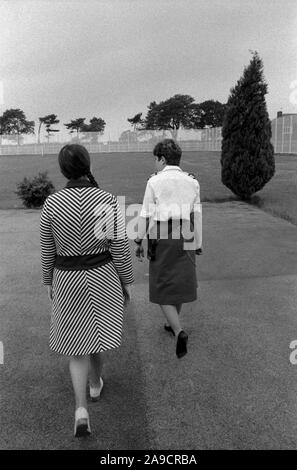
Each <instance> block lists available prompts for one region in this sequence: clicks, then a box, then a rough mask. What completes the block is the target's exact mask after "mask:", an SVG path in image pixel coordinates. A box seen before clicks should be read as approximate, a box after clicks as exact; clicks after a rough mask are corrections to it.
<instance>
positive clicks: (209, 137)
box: [0, 128, 221, 155]
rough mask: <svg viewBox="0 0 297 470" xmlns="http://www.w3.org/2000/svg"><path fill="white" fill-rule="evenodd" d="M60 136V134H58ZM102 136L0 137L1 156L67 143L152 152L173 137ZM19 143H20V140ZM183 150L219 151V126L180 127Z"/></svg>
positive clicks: (93, 149)
mask: <svg viewBox="0 0 297 470" xmlns="http://www.w3.org/2000/svg"><path fill="white" fill-rule="evenodd" d="M59 137H60V136H59ZM103 137H104V136H98V135H95V134H93V133H89V135H88V136H87V138H86V136H83V135H82V136H78V137H75V138H73V137H72V138H70V137H69V136H68V138H67V136H66V138H65V140H64V141H61V138H59V140H60V141H53V142H42V143H36V141H35V142H34V140H35V138H36V137H35V136H34V135H33V136H13V137H12V136H5V135H2V136H1V145H0V155H50V154H57V153H58V152H59V150H60V149H61V148H62V147H63V145H65V144H67V143H81V144H82V145H84V146H85V147H86V148H87V149H88V151H89V153H103V152H106V153H113V152H152V150H153V148H154V146H155V145H156V143H157V142H159V141H160V140H161V139H163V138H165V137H172V136H171V134H170V132H168V131H164V132H158V131H147V132H144V131H138V132H137V131H136V132H133V131H125V132H123V133H122V134H121V135H120V136H119V138H118V140H108V141H102V142H100V141H99V142H98V140H100V139H102V138H103ZM20 141H22V144H21V145H19V142H20ZM177 141H178V143H179V144H180V146H181V148H182V150H184V151H187V150H188V151H190V150H212V151H218V152H219V151H220V150H221V128H209V129H197V130H193V131H186V130H181V131H180V132H179V136H178V138H177Z"/></svg>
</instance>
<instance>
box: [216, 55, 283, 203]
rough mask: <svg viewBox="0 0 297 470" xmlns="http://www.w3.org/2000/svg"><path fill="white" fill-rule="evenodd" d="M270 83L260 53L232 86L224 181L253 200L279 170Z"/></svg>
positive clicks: (224, 133)
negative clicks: (267, 99)
mask: <svg viewBox="0 0 297 470" xmlns="http://www.w3.org/2000/svg"><path fill="white" fill-rule="evenodd" d="M266 93H267V84H266V83H265V82H264V79H263V64H262V61H261V59H260V58H259V56H258V54H257V52H254V53H253V58H252V60H251V62H250V64H249V66H248V67H246V68H245V69H244V73H243V77H241V78H240V80H239V81H238V82H237V85H236V86H235V87H234V88H232V89H231V94H230V96H229V99H228V102H227V109H226V114H225V116H224V122H223V128H222V137H223V139H222V154H221V166H222V173H221V178H222V183H223V184H224V185H225V186H227V188H229V189H231V191H233V193H234V194H236V195H237V196H239V197H240V198H242V199H243V200H249V199H250V198H251V196H252V194H254V193H255V192H257V191H259V190H260V189H262V188H263V186H265V184H266V183H267V182H268V181H269V180H270V179H271V178H272V177H273V175H274V173H275V161H274V149H273V146H272V144H271V142H270V139H271V123H270V120H269V117H268V112H267V108H266V102H265V94H266Z"/></svg>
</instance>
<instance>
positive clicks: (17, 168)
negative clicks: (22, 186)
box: [0, 151, 297, 225]
mask: <svg viewBox="0 0 297 470" xmlns="http://www.w3.org/2000/svg"><path fill="white" fill-rule="evenodd" d="M91 158H92V165H93V173H94V175H95V177H96V179H97V181H98V183H99V185H100V186H101V187H102V188H103V189H105V190H107V191H110V192H112V193H114V194H116V195H124V196H125V197H126V202H127V204H129V203H140V202H141V201H142V197H143V192H144V189H145V185H146V181H147V178H148V177H149V176H150V174H151V173H153V172H154V171H155V169H154V157H153V156H152V155H151V154H150V153H112V154H109V153H107V154H103V153H101V154H94V155H92V157H91ZM275 158H276V174H275V176H274V178H273V179H272V180H271V181H270V182H269V183H268V184H267V185H266V186H265V187H264V189H263V190H262V191H259V192H258V193H257V194H256V195H255V196H254V198H253V200H252V202H253V203H254V204H256V205H258V206H259V207H261V208H262V209H263V210H266V211H268V212H271V213H272V214H274V215H276V216H279V217H283V218H285V219H287V220H289V221H291V222H293V223H294V224H296V225H297V182H296V181H297V179H296V178H297V156H296V155H276V157H275ZM181 167H182V168H183V169H184V170H185V171H190V172H193V173H195V174H196V175H197V176H198V179H199V182H200V187H201V200H202V202H205V201H213V202H220V201H225V200H229V199H237V198H236V197H235V196H234V195H233V193H232V192H231V191H229V190H228V189H227V188H226V187H225V186H224V185H223V184H222V183H221V167H220V153H219V152H207V151H204V152H184V153H183V158H182V164H181ZM0 170H1V172H0V183H1V184H0V209H7V208H22V207H23V206H22V203H21V201H20V200H19V199H18V197H17V196H16V194H14V191H15V189H16V184H17V183H18V182H20V181H21V180H22V179H23V178H24V177H25V176H27V177H32V176H35V175H37V173H38V172H39V171H45V170H48V174H49V177H50V178H51V180H52V181H53V183H54V185H55V188H56V189H57V190H59V189H61V188H63V187H64V186H65V183H66V180H65V178H64V177H63V176H62V175H61V174H60V171H59V167H58V162H57V157H56V156H55V155H49V156H44V157H41V156H38V155H22V156H1V157H0Z"/></svg>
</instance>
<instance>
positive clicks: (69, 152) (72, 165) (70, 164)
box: [58, 144, 98, 188]
mask: <svg viewBox="0 0 297 470" xmlns="http://www.w3.org/2000/svg"><path fill="white" fill-rule="evenodd" d="M58 161H59V165H60V169H61V172H62V174H63V175H64V176H65V178H67V179H78V178H80V177H81V176H84V175H86V176H87V177H88V178H89V180H90V182H91V183H92V184H93V186H96V187H97V188H98V183H97V181H96V180H95V178H94V176H93V175H92V173H91V170H90V165H91V159H90V155H89V152H88V151H87V149H86V148H85V147H83V146H82V145H79V144H67V145H64V147H62V148H61V150H60V152H59V156H58Z"/></svg>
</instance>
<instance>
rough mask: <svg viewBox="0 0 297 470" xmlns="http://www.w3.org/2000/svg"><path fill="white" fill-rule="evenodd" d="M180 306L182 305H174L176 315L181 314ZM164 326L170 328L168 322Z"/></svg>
mask: <svg viewBox="0 0 297 470" xmlns="http://www.w3.org/2000/svg"><path fill="white" fill-rule="evenodd" d="M182 306H183V304H177V305H175V307H176V310H177V314H178V315H179V314H180V312H181V309H182ZM166 325H167V326H170V325H169V324H168V322H167V323H166Z"/></svg>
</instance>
